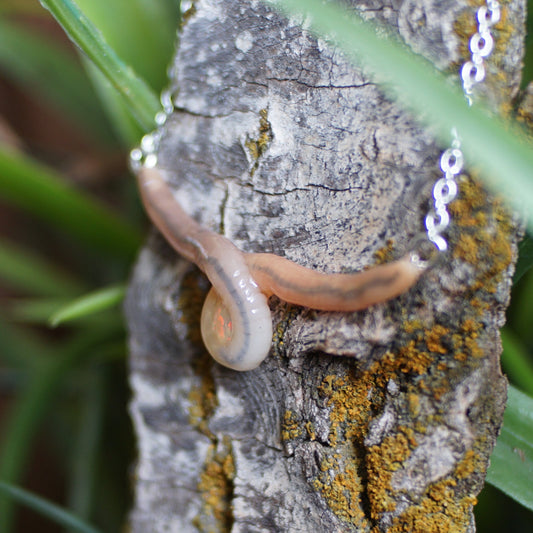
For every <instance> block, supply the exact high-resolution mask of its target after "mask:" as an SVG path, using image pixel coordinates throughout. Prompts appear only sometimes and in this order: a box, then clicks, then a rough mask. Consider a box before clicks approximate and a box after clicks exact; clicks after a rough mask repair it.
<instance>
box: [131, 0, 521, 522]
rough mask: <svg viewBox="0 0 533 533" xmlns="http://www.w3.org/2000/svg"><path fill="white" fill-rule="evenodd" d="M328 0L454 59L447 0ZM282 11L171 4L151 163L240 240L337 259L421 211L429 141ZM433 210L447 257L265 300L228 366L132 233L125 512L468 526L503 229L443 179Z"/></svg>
mask: <svg viewBox="0 0 533 533" xmlns="http://www.w3.org/2000/svg"><path fill="white" fill-rule="evenodd" d="M351 4H353V6H354V8H356V9H357V10H358V11H359V12H361V13H362V14H363V15H364V17H365V18H369V19H374V20H376V21H378V22H379V23H382V24H385V25H386V26H387V27H388V28H390V30H391V31H392V32H395V33H397V34H398V35H399V36H400V37H401V39H403V41H405V42H406V43H407V44H408V45H409V46H410V47H411V48H412V49H413V50H415V51H416V52H417V53H421V54H424V55H425V56H426V57H428V58H429V59H431V60H432V61H433V62H434V63H435V64H436V65H437V66H438V67H439V68H440V69H443V70H444V71H446V72H449V73H450V77H451V78H456V77H457V76H458V75H457V68H458V65H460V64H462V63H463V62H464V61H465V59H466V58H467V56H468V54H469V52H468V48H467V44H468V39H469V36H470V35H472V34H473V33H474V32H475V31H476V24H477V23H476V19H475V8H473V7H472V6H471V4H470V3H469V2H466V0H461V1H456V0H445V1H442V0H405V1H401V0H398V1H394V2H392V3H382V2H380V1H379V0H378V1H375V2H373V1H368V2H351ZM524 17H525V14H524V2H523V1H522V0H516V1H515V0H511V1H510V2H509V3H507V4H505V6H504V7H503V12H502V19H501V21H500V23H498V25H497V26H496V27H495V28H494V30H493V34H494V37H495V50H494V51H493V53H492V55H491V56H490V58H489V60H488V71H487V79H486V81H485V82H483V84H482V85H483V91H482V92H483V93H484V95H485V97H486V98H487V99H488V100H489V102H490V104H491V105H492V106H493V107H494V109H495V110H502V109H503V110H505V109H507V107H506V106H508V104H509V102H510V100H511V99H512V98H514V97H515V96H516V94H517V90H518V84H519V81H520V69H521V57H522V54H523V38H524ZM302 22H303V21H294V20H286V19H285V18H284V17H282V16H280V15H278V14H277V13H276V12H274V11H272V10H271V9H270V8H269V7H268V6H265V5H264V4H263V3H261V2H256V1H254V0H225V1H221V0H197V1H195V2H193V5H192V7H191V9H190V10H189V11H188V12H187V13H186V15H185V17H184V24H183V30H182V33H181V36H180V43H179V48H178V50H177V53H176V57H175V60H174V64H173V67H172V71H171V87H172V92H173V94H174V100H175V105H176V111H175V112H174V113H173V115H172V116H171V117H170V118H169V120H167V123H166V124H165V126H164V128H163V131H162V140H161V146H160V151H159V161H160V165H161V166H162V167H164V168H165V169H166V170H167V175H168V176H169V177H170V179H171V182H170V186H171V187H172V189H173V191H174V192H175V195H176V197H177V199H178V200H179V201H180V203H181V204H182V205H183V206H184V207H185V209H187V210H188V211H189V213H190V214H191V215H193V216H194V217H195V218H196V219H197V220H199V221H200V222H201V223H202V224H204V225H205V226H207V227H209V228H211V229H213V230H215V231H218V232H220V233H223V234H224V235H226V236H227V237H228V238H230V239H231V240H232V241H233V242H234V243H235V244H236V245H237V246H238V247H239V248H241V249H242V250H245V251H249V252H259V251H261V252H273V253H275V254H278V255H280V256H284V257H287V258H289V259H291V260H293V261H296V262H297V263H300V264H302V265H305V266H309V267H312V268H315V269H317V270H320V271H324V272H352V271H359V270H362V269H365V268H367V267H369V266H371V265H373V264H375V263H376V262H383V261H388V260H390V259H391V258H393V257H399V256H401V255H402V254H403V253H404V252H405V250H406V249H407V248H408V246H409V242H410V240H411V239H412V238H413V236H415V235H416V234H417V233H418V232H420V231H421V230H422V227H423V220H424V216H425V213H426V212H427V210H428V208H429V205H430V195H431V187H432V185H433V183H434V182H435V181H436V180H437V179H438V178H439V168H438V161H439V158H440V154H441V153H442V150H443V148H444V147H442V146H439V145H438V144H437V143H436V141H435V140H434V138H433V136H432V134H431V132H430V131H429V130H428V129H427V128H424V127H422V126H421V125H420V123H418V122H417V121H416V119H415V118H414V117H412V116H411V115H410V114H408V113H407V112H405V111H404V110H403V109H401V108H400V107H398V106H397V105H396V104H395V103H394V102H392V101H391V100H389V99H388V98H387V96H386V95H385V93H384V92H383V90H382V88H381V87H379V86H377V85H376V84H375V83H373V81H372V80H371V79H369V78H368V77H367V76H366V74H365V72H364V69H360V68H356V67H354V66H352V65H351V64H350V63H348V62H347V61H346V60H345V59H344V57H343V56H342V54H341V53H339V52H338V51H336V50H334V49H332V48H331V47H329V46H328V45H326V44H325V43H324V42H322V41H320V40H319V41H317V40H316V39H315V38H314V37H313V36H312V35H311V34H309V33H308V32H307V31H305V30H302ZM304 27H305V24H304ZM450 211H451V217H452V225H451V229H450V231H449V243H450V253H448V254H447V255H446V256H445V258H444V259H443V260H442V261H441V262H439V264H438V265H437V266H436V267H435V268H433V269H431V270H430V271H428V272H427V273H426V274H425V275H424V276H423V277H422V279H421V280H420V281H419V283H418V284H417V285H416V286H415V287H414V288H413V289H412V290H410V291H409V292H408V293H407V294H405V295H403V296H401V297H399V298H397V299H395V300H393V301H391V302H389V303H387V304H382V305H376V306H374V307H372V308H371V309H369V310H367V311H361V312H355V313H331V312H330V313H328V312H318V311H312V310H309V309H304V308H299V307H295V306H290V305H288V304H286V303H284V302H280V301H279V300H277V299H275V298H273V299H271V300H270V305H271V309H272V313H273V325H274V340H273V345H272V350H271V353H270V355H269V357H268V358H267V359H266V360H265V362H264V363H263V364H262V365H261V366H260V367H259V368H258V369H256V370H253V371H250V372H244V373H239V372H235V371H232V370H228V369H226V368H223V367H221V366H219V365H218V364H217V363H215V362H214V361H213V360H212V359H211V358H210V357H209V355H207V353H206V351H205V349H204V347H203V344H202V341H201V338H200V334H199V316H200V309H201V305H202V303H203V299H204V297H205V294H206V291H207V289H208V282H207V281H206V279H205V278H204V277H203V275H202V274H200V273H199V271H198V270H197V268H196V267H194V266H192V265H191V264H189V263H187V262H186V261H184V260H183V259H181V258H179V257H178V256H177V255H176V253H175V252H174V251H173V250H172V249H171V248H170V247H169V246H168V245H167V244H166V243H165V242H164V241H163V239H162V238H161V237H160V236H159V235H158V234H156V233H155V232H154V234H153V235H152V236H151V238H150V239H149V242H148V244H147V246H146V247H145V248H144V249H143V251H142V252H141V255H140V257H139V260H138V262H137V265H136V268H135V271H134V275H133V278H132V281H131V285H130V290H129V294H128V298H127V303H126V312H127V319H128V325H129V332H130V333H129V334H130V350H131V374H130V378H131V386H132V389H133V398H132V402H131V413H132V417H133V419H134V423H135V428H136V432H137V437H138V447H139V458H138V464H137V470H136V477H135V492H136V498H135V504H134V508H133V510H132V512H131V517H130V519H131V528H132V531H134V532H139V533H140V532H143V533H144V532H146V531H150V532H163V531H165V532H169V531H175V532H180V533H186V532H197V531H202V532H203V531H230V530H231V531H232V532H234V533H237V532H259V531H261V532H279V531H283V532H285V531H287V532H296V531H302V532H304V531H309V532H324V533H331V532H337V531H338V532H347V531H354V532H355V531H357V532H370V531H374V532H377V531H379V532H393V531H410V532H428V531H442V532H445V531H450V532H452V531H453V532H463V531H464V532H471V531H474V530H475V525H474V520H473V512H472V509H473V505H474V504H475V501H476V498H475V497H476V495H477V493H478V492H479V491H480V490H481V487H482V485H483V481H484V478H485V472H486V468H487V464H488V458H489V455H490V453H491V451H492V448H493V446H494V443H495V439H496V436H497V434H498V431H499V427H500V424H501V421H502V414H503V409H504V404H505V399H506V380H505V378H504V377H503V376H502V374H501V371H500V366H499V355H500V352H501V345H500V339H499V333H498V328H499V327H500V326H501V325H502V324H503V321H504V312H505V308H506V306H507V304H508V300H509V288H510V284H511V275H512V271H513V263H514V259H515V254H516V242H517V238H518V233H519V230H518V229H517V227H518V224H517V223H516V220H515V219H514V218H513V217H511V216H510V215H509V214H508V213H507V212H506V211H505V210H504V209H503V207H502V205H501V202H500V201H499V200H497V199H494V198H492V197H491V196H489V195H487V194H486V193H485V191H484V190H483V188H482V187H481V186H480V185H479V183H478V182H477V181H476V180H473V179H472V178H471V177H469V176H466V175H464V176H462V177H461V179H460V196H459V198H458V199H457V200H456V201H455V202H454V203H453V204H451V206H450Z"/></svg>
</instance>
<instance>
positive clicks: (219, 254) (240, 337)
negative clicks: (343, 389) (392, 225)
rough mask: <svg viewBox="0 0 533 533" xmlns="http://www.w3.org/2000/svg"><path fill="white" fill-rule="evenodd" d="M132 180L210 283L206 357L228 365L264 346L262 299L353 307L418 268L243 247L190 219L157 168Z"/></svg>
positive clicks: (267, 338) (258, 357)
mask: <svg viewBox="0 0 533 533" xmlns="http://www.w3.org/2000/svg"><path fill="white" fill-rule="evenodd" d="M137 181H138V186H139V191H140V194H141V199H142V202H143V204H144V207H145V209H146V212H147V213H148V216H149V217H150V219H151V220H152V222H153V223H154V224H155V226H156V227H157V228H158V230H159V231H160V232H161V233H162V234H163V236H164V237H165V238H166V239H167V241H168V242H169V243H170V245H171V246H172V247H173V248H174V249H175V250H176V251H177V252H178V253H179V254H180V255H182V256H183V257H184V258H186V259H188V260H189V261H192V262H193V263H195V264H196V265H198V267H199V268H200V269H201V270H202V271H203V272H204V273H205V275H206V276H207V278H208V279H209V281H210V282H211V284H212V288H211V290H210V291H209V294H208V295H207V298H206V300H205V302H204V306H203V309H202V317H201V331H202V338H203V340H204V343H205V345H206V348H207V350H208V351H209V353H210V354H211V355H212V356H213V358H214V359H215V360H216V361H218V362H219V363H220V364H222V365H224V366H227V367H229V368H232V369H234V370H252V369H254V368H256V367H257V366H259V365H260V364H261V362H262V361H263V360H264V359H265V358H266V356H267V355H268V353H269V351H270V346H271V343H272V318H271V314H270V309H269V307H268V301H267V298H268V297H270V296H272V295H276V296H277V297H278V298H280V299H281V300H284V301H286V302H289V303H292V304H296V305H301V306H304V307H310V308H313V309H319V310H323V311H358V310H361V309H366V308H367V307H370V306H372V305H374V304H377V303H381V302H385V301H387V300H390V299H392V298H395V297H396V296H399V295H400V294H402V293H404V292H405V291H407V290H408V289H409V288H410V287H412V286H413V285H414V284H415V282H416V281H417V280H418V278H419V277H420V275H421V274H422V272H423V270H424V268H423V267H422V266H420V264H419V263H418V262H417V261H415V260H413V258H412V257H411V256H410V255H406V256H404V257H402V258H401V259H399V260H397V261H393V262H391V263H388V264H385V265H379V266H376V267H373V268H371V269H369V270H366V271H364V272H358V273H355V274H325V273H320V272H317V271H315V270H312V269H310V268H306V267H303V266H301V265H297V264H296V263H294V262H292V261H290V260H288V259H284V258H282V257H279V256H276V255H274V254H265V253H257V254H250V253H243V252H242V251H241V250H239V249H238V248H237V247H236V246H235V245H234V244H233V243H232V242H231V241H230V240H228V239H227V238H226V237H223V236H222V235H219V234H217V233H214V232H212V231H210V230H208V229H206V228H204V227H202V226H201V225H200V224H198V223H197V222H196V221H195V220H193V219H192V218H191V217H190V216H189V215H188V214H187V213H186V212H185V211H184V210H183V208H182V207H181V206H180V205H179V203H178V202H177V201H176V200H175V198H174V196H173V194H172V191H171V190H170V188H169V187H168V186H167V184H166V182H165V180H164V179H163V177H162V174H161V172H160V171H159V170H158V169H157V168H155V167H152V168H148V167H146V166H145V167H142V168H141V169H140V170H139V172H138V173H137Z"/></svg>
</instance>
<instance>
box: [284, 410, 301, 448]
mask: <svg viewBox="0 0 533 533" xmlns="http://www.w3.org/2000/svg"><path fill="white" fill-rule="evenodd" d="M301 434H302V428H301V427H300V424H299V423H298V420H297V419H296V416H295V415H294V413H293V412H292V411H291V410H289V409H288V410H287V411H285V413H284V414H283V421H282V422H281V439H282V440H283V441H284V442H287V441H289V440H293V439H296V438H297V437H299V436H300V435H301Z"/></svg>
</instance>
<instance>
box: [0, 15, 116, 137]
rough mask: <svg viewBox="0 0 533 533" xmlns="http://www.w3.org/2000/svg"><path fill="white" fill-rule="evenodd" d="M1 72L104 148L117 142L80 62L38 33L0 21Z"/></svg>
mask: <svg viewBox="0 0 533 533" xmlns="http://www.w3.org/2000/svg"><path fill="white" fill-rule="evenodd" d="M0 69H1V70H2V71H3V72H4V73H5V74H6V75H7V76H8V77H9V79H10V80H12V81H16V82H18V83H19V84H20V85H21V86H23V87H24V88H25V89H26V90H27V91H28V92H30V93H33V95H34V97H36V98H38V100H39V101H42V100H43V99H44V100H47V101H48V102H50V103H51V104H52V105H53V106H54V107H55V108H56V109H58V110H60V111H61V112H62V115H63V116H64V117H66V118H67V119H70V120H71V121H72V122H76V123H79V124H78V127H79V126H80V125H81V128H82V129H83V130H89V131H90V132H91V133H92V134H93V137H94V138H95V139H97V140H99V141H100V142H101V143H102V144H104V143H109V142H113V137H112V135H111V130H110V127H109V123H108V122H107V120H106V117H105V115H104V113H103V112H102V109H101V107H100V105H99V102H98V98H97V96H96V94H95V92H94V90H92V89H91V84H90V82H89V79H88V77H87V75H86V74H85V72H84V70H83V68H82V67H81V65H80V64H79V62H76V61H75V58H74V57H73V56H72V54H68V53H67V52H66V51H65V50H64V49H63V48H61V47H60V46H58V45H55V44H53V43H52V42H51V41H50V40H49V39H48V40H47V39H46V38H44V37H41V36H40V35H39V34H38V33H36V31H35V29H32V30H29V29H27V28H25V27H24V26H22V25H21V24H17V23H16V22H15V21H13V20H6V19H3V20H2V19H0Z"/></svg>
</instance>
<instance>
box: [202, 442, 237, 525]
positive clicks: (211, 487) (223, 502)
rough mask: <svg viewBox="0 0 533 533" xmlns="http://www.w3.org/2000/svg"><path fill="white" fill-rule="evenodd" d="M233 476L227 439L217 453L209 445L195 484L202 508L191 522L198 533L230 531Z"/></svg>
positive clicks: (233, 471)
mask: <svg viewBox="0 0 533 533" xmlns="http://www.w3.org/2000/svg"><path fill="white" fill-rule="evenodd" d="M234 475H235V465H234V462H233V456H232V454H231V452H230V448H229V439H225V441H224V443H223V446H222V447H221V449H220V450H219V451H216V450H215V446H214V445H212V446H211V447H210V448H209V451H208V455H207V462H206V465H205V468H204V471H203V472H202V474H201V475H200V481H199V483H198V490H199V492H200V494H201V498H202V502H203V505H202V510H201V512H200V513H199V514H198V516H196V517H195V519H194V520H193V523H194V525H195V526H196V527H197V528H198V529H199V530H200V531H206V532H213V533H215V532H217V533H218V532H220V531H229V530H230V529H231V526H232V523H233V514H232V507H231V501H232V498H233V478H234Z"/></svg>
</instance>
